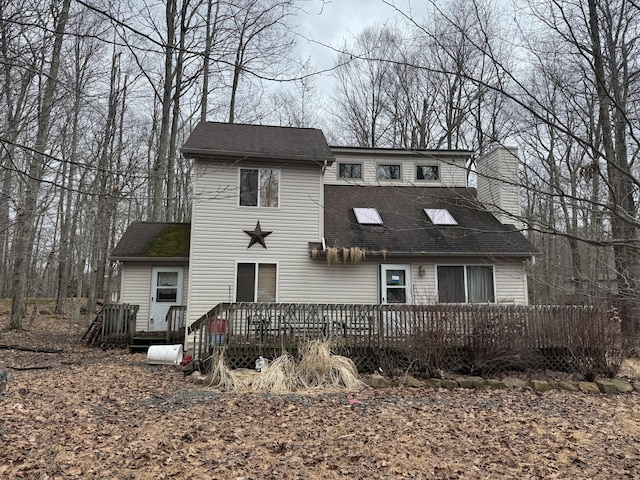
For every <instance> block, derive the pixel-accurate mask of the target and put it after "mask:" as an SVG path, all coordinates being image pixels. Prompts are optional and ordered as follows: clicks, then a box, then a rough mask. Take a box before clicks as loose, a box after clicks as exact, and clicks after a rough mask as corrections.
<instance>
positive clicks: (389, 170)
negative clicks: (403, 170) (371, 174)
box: [378, 165, 400, 180]
mask: <svg viewBox="0 0 640 480" xmlns="http://www.w3.org/2000/svg"><path fill="white" fill-rule="evenodd" d="M399 179H400V165H378V180H399Z"/></svg>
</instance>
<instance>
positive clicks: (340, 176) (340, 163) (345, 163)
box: [336, 162, 364, 180]
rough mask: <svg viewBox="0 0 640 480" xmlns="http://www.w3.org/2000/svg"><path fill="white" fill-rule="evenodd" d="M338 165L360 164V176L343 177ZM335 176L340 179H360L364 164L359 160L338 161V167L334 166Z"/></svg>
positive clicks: (362, 175) (362, 174)
mask: <svg viewBox="0 0 640 480" xmlns="http://www.w3.org/2000/svg"><path fill="white" fill-rule="evenodd" d="M340 165H358V166H360V176H359V177H343V176H342V175H340ZM336 176H337V177H338V178H340V179H342V180H362V178H363V177H364V165H363V164H362V163H360V162H338V167H337V168H336Z"/></svg>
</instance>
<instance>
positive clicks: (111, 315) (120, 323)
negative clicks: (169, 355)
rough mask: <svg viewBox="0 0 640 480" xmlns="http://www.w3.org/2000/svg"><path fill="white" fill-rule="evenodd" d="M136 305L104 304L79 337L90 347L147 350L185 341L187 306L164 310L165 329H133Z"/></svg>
mask: <svg viewBox="0 0 640 480" xmlns="http://www.w3.org/2000/svg"><path fill="white" fill-rule="evenodd" d="M138 309H139V306H138V305H129V304H106V305H104V306H103V308H102V310H100V312H98V314H97V315H96V318H95V320H94V321H93V323H92V324H91V326H90V327H89V329H87V332H86V333H85V334H84V336H83V337H82V340H83V341H86V342H87V344H88V345H89V346H100V347H101V348H105V349H106V348H125V347H129V348H130V349H131V351H132V352H133V351H146V350H147V349H148V348H149V346H150V345H173V344H182V343H184V334H185V318H186V317H185V313H186V307H184V306H172V307H170V308H169V311H168V312H167V316H166V321H167V330H162V331H157V332H149V331H136V316H137V313H138Z"/></svg>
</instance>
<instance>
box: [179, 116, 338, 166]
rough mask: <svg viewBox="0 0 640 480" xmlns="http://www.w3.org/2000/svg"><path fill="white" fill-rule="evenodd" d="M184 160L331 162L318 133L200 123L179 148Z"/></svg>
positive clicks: (327, 148)
mask: <svg viewBox="0 0 640 480" xmlns="http://www.w3.org/2000/svg"><path fill="white" fill-rule="evenodd" d="M181 151H182V154H183V155H184V156H185V157H188V158H210V159H214V158H216V157H222V158H249V159H275V160H288V161H293V162H302V163H305V162H307V163H308V162H311V163H315V164H317V165H323V164H324V163H328V164H331V163H333V161H334V160H335V158H334V156H333V153H332V152H331V148H329V145H328V144H327V140H326V139H325V137H324V133H322V130H318V129H316V128H293V127H276V126H267V125H245V124H237V123H218V122H200V123H198V125H196V128H195V129H194V130H193V132H191V135H190V136H189V138H188V139H187V141H186V142H185V143H184V145H183V146H182V148H181Z"/></svg>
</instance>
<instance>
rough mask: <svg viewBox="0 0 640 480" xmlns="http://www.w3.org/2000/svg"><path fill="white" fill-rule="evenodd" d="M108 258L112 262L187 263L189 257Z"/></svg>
mask: <svg viewBox="0 0 640 480" xmlns="http://www.w3.org/2000/svg"><path fill="white" fill-rule="evenodd" d="M109 260H111V261H112V262H138V263H140V262H145V263H149V262H153V263H185V262H186V263H188V262H189V257H123V256H111V257H109Z"/></svg>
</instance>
